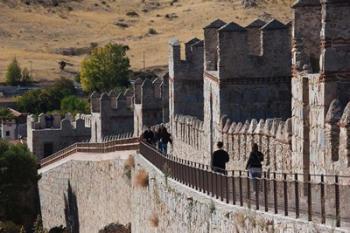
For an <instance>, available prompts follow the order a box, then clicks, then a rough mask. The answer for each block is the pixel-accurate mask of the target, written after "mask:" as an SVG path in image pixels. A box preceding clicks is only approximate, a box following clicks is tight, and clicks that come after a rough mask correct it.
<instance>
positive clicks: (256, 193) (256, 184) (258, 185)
mask: <svg viewBox="0 0 350 233" xmlns="http://www.w3.org/2000/svg"><path fill="white" fill-rule="evenodd" d="M253 181H254V182H255V209H256V210H259V207H260V206H259V195H260V178H255V179H254V180H253Z"/></svg>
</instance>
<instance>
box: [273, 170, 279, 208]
mask: <svg viewBox="0 0 350 233" xmlns="http://www.w3.org/2000/svg"><path fill="white" fill-rule="evenodd" d="M273 203H274V209H275V214H278V200H277V181H276V172H274V173H273Z"/></svg>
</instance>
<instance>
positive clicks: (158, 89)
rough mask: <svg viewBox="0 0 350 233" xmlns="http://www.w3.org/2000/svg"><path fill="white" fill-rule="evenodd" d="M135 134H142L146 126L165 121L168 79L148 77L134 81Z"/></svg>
mask: <svg viewBox="0 0 350 233" xmlns="http://www.w3.org/2000/svg"><path fill="white" fill-rule="evenodd" d="M134 92H135V95H134V100H135V104H134V135H135V136H140V135H141V134H142V132H143V130H144V128H145V127H146V126H153V125H157V124H160V123H162V122H164V117H163V116H164V114H165V113H166V112H167V111H166V109H167V106H168V96H169V91H168V80H167V79H165V78H163V80H161V79H160V78H156V79H154V80H153V81H152V80H151V79H148V78H146V79H145V80H142V79H140V78H138V79H136V80H135V82H134Z"/></svg>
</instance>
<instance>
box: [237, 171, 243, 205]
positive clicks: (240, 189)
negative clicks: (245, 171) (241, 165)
mask: <svg viewBox="0 0 350 233" xmlns="http://www.w3.org/2000/svg"><path fill="white" fill-rule="evenodd" d="M238 182H239V202H240V204H241V206H243V190H242V171H239V176H238Z"/></svg>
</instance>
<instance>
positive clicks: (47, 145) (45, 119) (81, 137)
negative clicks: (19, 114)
mask: <svg viewBox="0 0 350 233" xmlns="http://www.w3.org/2000/svg"><path fill="white" fill-rule="evenodd" d="M84 118H85V119H86V118H89V117H88V116H81V115H80V114H78V115H76V116H75V118H74V117H73V116H72V115H71V114H70V113H67V114H66V115H65V117H64V118H63V119H62V117H61V115H60V114H52V115H50V114H40V115H39V116H38V117H35V116H33V115H28V117H27V144H28V148H29V149H30V151H32V152H33V153H34V154H35V155H36V156H37V157H38V159H42V158H44V157H46V156H48V155H50V154H52V153H54V152H56V151H58V150H61V149H63V148H65V147H67V146H69V145H71V144H73V143H75V142H81V141H87V140H90V137H91V128H90V127H89V124H87V123H86V121H85V120H84Z"/></svg>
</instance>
